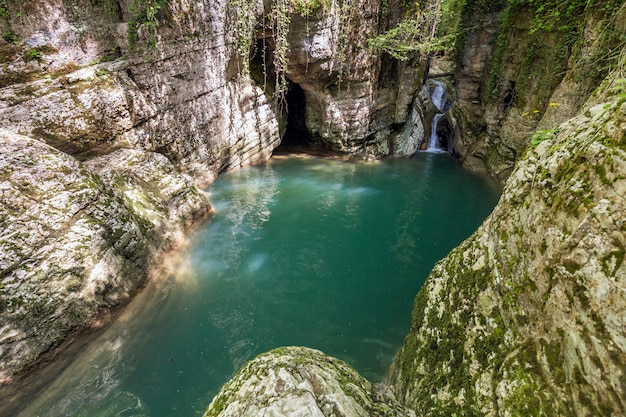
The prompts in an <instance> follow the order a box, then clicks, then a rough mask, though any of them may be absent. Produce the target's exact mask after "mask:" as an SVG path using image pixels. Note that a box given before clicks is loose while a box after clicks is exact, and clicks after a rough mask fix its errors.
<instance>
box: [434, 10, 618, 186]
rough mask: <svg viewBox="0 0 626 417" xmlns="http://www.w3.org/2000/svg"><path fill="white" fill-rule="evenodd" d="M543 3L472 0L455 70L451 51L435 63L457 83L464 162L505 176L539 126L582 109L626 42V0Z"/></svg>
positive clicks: (461, 28) (456, 103)
mask: <svg viewBox="0 0 626 417" xmlns="http://www.w3.org/2000/svg"><path fill="white" fill-rule="evenodd" d="M544 3H545V4H544ZM544 3H542V4H537V5H535V4H532V2H530V3H528V4H524V3H517V2H498V1H493V2H485V3H484V4H482V3H480V4H479V3H478V2H467V3H466V4H465V6H464V7H463V10H460V11H459V15H460V16H461V22H460V23H459V29H458V30H459V31H461V32H462V36H461V39H462V40H463V42H461V43H460V45H458V50H457V51H456V53H457V59H456V63H457V64H456V68H455V71H454V76H451V74H450V71H449V67H450V66H451V64H452V63H453V62H454V61H453V60H452V59H453V58H452V57H450V56H447V55H446V56H443V57H438V58H435V59H434V61H433V63H432V65H431V67H432V76H433V77H443V78H447V79H450V80H451V81H452V80H453V83H454V85H455V94H456V96H455V97H454V106H453V108H452V113H453V117H454V118H455V122H456V123H458V126H459V127H458V129H457V130H456V132H457V134H456V136H455V142H456V143H455V146H456V148H457V150H458V151H459V153H460V154H461V155H462V158H463V164H464V166H465V167H467V168H469V169H472V170H475V171H480V172H487V173H489V174H490V175H492V176H493V177H495V178H497V179H499V180H501V181H504V180H505V179H506V178H507V177H508V175H510V173H511V171H512V169H513V165H514V163H515V161H516V160H517V159H519V158H520V157H521V156H522V154H523V153H524V151H525V149H526V147H527V146H528V143H529V139H530V137H531V135H532V134H533V132H534V131H535V130H536V129H549V128H552V127H553V126H555V125H558V124H560V123H562V122H564V121H566V120H568V119H569V118H571V117H573V116H575V115H576V114H577V113H578V112H579V111H580V109H581V106H582V105H583V104H584V103H585V102H586V101H587V99H588V98H589V96H590V94H591V93H592V92H593V91H594V89H595V88H596V87H597V86H599V84H600V83H601V82H602V80H603V78H604V77H605V76H606V75H607V72H608V70H609V69H610V68H612V67H614V66H615V65H616V64H617V57H618V56H619V50H620V48H622V47H623V37H624V34H625V33H626V8H624V7H623V2H622V1H620V0H601V1H597V2H595V3H594V4H593V5H590V4H585V3H580V2H573V1H565V2H551V1H547V2H544Z"/></svg>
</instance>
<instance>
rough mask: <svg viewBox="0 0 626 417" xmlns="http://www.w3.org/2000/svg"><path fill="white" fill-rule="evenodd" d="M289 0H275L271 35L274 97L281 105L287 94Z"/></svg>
mask: <svg viewBox="0 0 626 417" xmlns="http://www.w3.org/2000/svg"><path fill="white" fill-rule="evenodd" d="M290 9H291V8H290V0H276V1H275V3H274V9H273V19H272V23H273V27H272V29H273V35H274V70H275V71H276V85H275V90H274V91H275V94H276V99H277V100H278V102H279V103H280V104H281V105H282V104H283V103H284V102H285V95H286V94H287V87H288V86H287V76H286V73H287V53H288V52H289V43H288V40H287V34H288V33H289V26H290V24H291V16H290V12H291V10H290Z"/></svg>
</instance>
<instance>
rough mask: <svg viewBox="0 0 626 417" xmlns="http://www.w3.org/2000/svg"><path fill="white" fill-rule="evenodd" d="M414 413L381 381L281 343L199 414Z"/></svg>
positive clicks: (353, 416) (372, 416) (348, 416)
mask: <svg viewBox="0 0 626 417" xmlns="http://www.w3.org/2000/svg"><path fill="white" fill-rule="evenodd" d="M217 416H219V417H256V416H276V417H279V416H284V417H299V416H301V417H305V416H306V417H331V416H333V417H357V416H358V417H365V416H368V417H414V416H415V414H414V413H413V411H411V410H409V409H408V408H406V407H404V406H402V405H400V404H399V403H398V402H397V401H396V400H395V399H394V398H393V395H392V394H391V393H390V392H389V391H388V390H387V389H386V388H385V387H384V386H380V385H375V384H372V383H370V382H368V381H367V380H365V379H364V378H363V377H362V376H360V375H359V374H358V373H357V372H356V371H355V370H354V369H352V368H351V367H350V366H348V365H347V364H346V363H345V362H343V361H341V360H339V359H336V358H332V357H330V356H326V355H324V354H323V353H322V352H320V351H318V350H313V349H309V348H304V347H285V348H278V349H275V350H272V351H270V352H268V353H264V354H262V355H260V356H258V357H257V358H256V359H254V360H252V361H250V362H248V363H247V364H246V365H244V366H243V367H242V368H241V369H240V370H239V372H238V373H237V374H236V375H235V376H234V377H233V378H232V379H231V380H230V381H229V382H228V383H227V384H226V385H224V387H223V388H222V389H221V390H220V392H219V393H218V394H217V396H216V397H215V398H214V399H213V402H211V405H209V408H208V409H207V411H206V413H205V414H204V417H217Z"/></svg>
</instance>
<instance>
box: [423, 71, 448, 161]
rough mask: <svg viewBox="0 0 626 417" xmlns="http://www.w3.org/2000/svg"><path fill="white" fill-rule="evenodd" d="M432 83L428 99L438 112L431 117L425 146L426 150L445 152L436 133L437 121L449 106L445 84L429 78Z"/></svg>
mask: <svg viewBox="0 0 626 417" xmlns="http://www.w3.org/2000/svg"><path fill="white" fill-rule="evenodd" d="M431 82H432V84H433V87H434V88H433V89H432V92H431V93H430V99H431V101H432V103H433V104H434V105H435V107H436V108H437V110H439V113H437V114H436V115H435V117H433V121H432V126H431V129H430V138H429V140H428V148H426V152H446V149H443V148H441V147H440V146H439V136H438V135H437V124H438V123H439V119H441V117H442V116H443V115H444V114H445V112H446V111H448V108H449V107H450V105H449V102H448V93H447V91H446V86H445V84H444V83H442V82H441V81H436V80H431Z"/></svg>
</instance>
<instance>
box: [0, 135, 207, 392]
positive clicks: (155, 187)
mask: <svg viewBox="0 0 626 417" xmlns="http://www.w3.org/2000/svg"><path fill="white" fill-rule="evenodd" d="M98 173H99V174H100V175H98ZM0 201H1V204H0V249H1V250H0V359H1V360H0V364H1V365H0V382H1V383H4V382H8V381H10V378H11V377H12V376H13V375H14V374H15V373H16V372H17V371H20V370H22V369H24V368H25V367H28V366H29V365H32V364H33V363H34V362H35V361H36V360H37V359H38V357H39V356H40V354H42V353H43V352H46V351H48V350H49V349H51V348H52V347H54V346H56V345H58V344H59V343H61V342H62V341H63V340H64V338H65V337H66V336H67V335H68V333H69V332H71V331H73V330H75V329H77V328H82V327H83V326H85V325H86V324H88V323H89V322H90V321H91V320H93V319H94V318H96V317H97V316H98V314H100V313H101V312H103V311H104V310H105V309H108V308H111V307H113V306H116V305H119V304H120V303H122V302H124V301H127V300H128V299H129V297H130V296H131V294H132V293H133V292H134V290H135V289H136V288H137V286H138V285H139V284H141V283H142V282H143V281H144V280H145V278H146V277H147V274H148V268H147V265H150V263H151V262H152V261H153V260H154V258H155V256H157V255H159V254H162V253H163V251H164V250H167V249H169V248H171V247H173V246H174V245H176V244H180V243H181V242H182V237H183V232H184V231H185V230H186V229H187V227H188V226H189V225H190V224H191V223H192V222H194V221H196V220H197V219H198V218H199V217H201V216H205V215H206V214H207V213H208V211H209V210H210V206H209V204H208V201H207V199H206V197H205V196H204V194H202V193H201V192H199V191H198V190H197V189H196V187H195V186H194V184H193V181H192V180H191V178H190V177H188V176H185V175H182V174H180V173H179V172H178V171H177V170H176V169H175V168H174V167H173V166H172V164H171V163H170V162H169V161H168V160H167V159H166V158H165V157H164V156H163V155H159V154H155V153H151V152H146V151H132V150H120V151H117V152H115V153H112V154H109V155H107V156H105V157H103V158H102V159H93V160H91V161H90V162H89V165H88V166H87V165H85V164H82V163H80V162H79V161H77V160H76V159H75V158H73V157H71V156H69V155H67V154H65V153H63V152H60V151H58V150H56V149H54V148H52V147H50V146H48V145H46V144H44V143H42V142H40V141H37V140H34V139H31V138H28V137H25V136H20V135H16V134H12V133H9V132H6V131H0Z"/></svg>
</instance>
